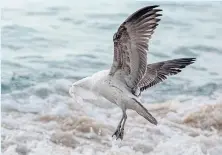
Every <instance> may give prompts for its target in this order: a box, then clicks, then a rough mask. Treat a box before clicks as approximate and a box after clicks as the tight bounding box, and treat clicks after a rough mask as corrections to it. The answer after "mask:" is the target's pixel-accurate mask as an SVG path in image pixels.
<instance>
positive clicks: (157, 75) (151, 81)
mask: <svg viewBox="0 0 222 155" xmlns="http://www.w3.org/2000/svg"><path fill="white" fill-rule="evenodd" d="M195 60H196V59H195V58H181V59H174V60H168V61H163V62H158V63H153V64H149V65H147V72H146V75H145V76H144V78H143V79H142V80H141V82H140V83H139V88H140V91H144V90H146V89H147V88H149V87H152V86H154V85H156V84H157V83H159V82H162V81H163V80H165V79H167V76H169V75H175V74H178V73H179V72H181V71H182V69H183V68H185V67H186V66H188V65H190V64H192V63H194V61H195Z"/></svg>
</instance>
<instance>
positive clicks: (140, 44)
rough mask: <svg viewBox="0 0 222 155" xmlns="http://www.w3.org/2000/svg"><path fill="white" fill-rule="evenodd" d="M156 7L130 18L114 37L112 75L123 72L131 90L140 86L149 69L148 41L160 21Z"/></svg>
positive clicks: (141, 10)
mask: <svg viewBox="0 0 222 155" xmlns="http://www.w3.org/2000/svg"><path fill="white" fill-rule="evenodd" d="M157 7H158V6H157V5H155V6H147V7H144V8H142V9H140V10H138V11H136V12H135V13H133V14H132V15H131V16H129V17H128V18H127V19H126V20H125V21H124V22H123V23H122V24H121V25H120V27H119V29H118V31H117V33H115V34H114V36H113V41H114V58H113V64H112V68H111V70H110V75H113V76H114V75H115V73H116V72H117V71H119V70H120V71H121V73H122V75H123V78H124V80H125V82H126V84H127V85H128V86H129V87H130V88H134V87H136V86H138V83H139V82H140V80H141V79H142V78H143V76H144V75H145V73H146V69H147V51H148V41H149V40H150V38H151V35H152V34H153V32H154V29H155V28H156V27H157V25H158V24H157V23H158V22H159V21H160V19H158V18H157V17H158V16H161V14H159V13H158V12H159V11H161V10H160V9H157Z"/></svg>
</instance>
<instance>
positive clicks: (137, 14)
mask: <svg viewBox="0 0 222 155" xmlns="http://www.w3.org/2000/svg"><path fill="white" fill-rule="evenodd" d="M157 7H159V5H152V6H145V7H143V8H141V9H139V10H137V11H136V12H134V13H133V14H131V15H130V16H129V17H128V18H127V19H126V20H125V22H131V21H134V20H136V19H138V17H141V16H143V15H144V14H146V13H147V12H149V11H151V10H154V9H155V8H157ZM159 11H162V9H155V12H159ZM157 15H158V16H161V14H157Z"/></svg>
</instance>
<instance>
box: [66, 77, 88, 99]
mask: <svg viewBox="0 0 222 155" xmlns="http://www.w3.org/2000/svg"><path fill="white" fill-rule="evenodd" d="M90 88H91V80H90V79H89V78H84V79H81V80H79V81H77V82H75V83H73V84H72V86H71V87H70V89H69V94H70V95H71V96H72V97H73V98H74V99H76V100H78V99H80V98H85V97H87V96H86V92H87V91H89V90H90Z"/></svg>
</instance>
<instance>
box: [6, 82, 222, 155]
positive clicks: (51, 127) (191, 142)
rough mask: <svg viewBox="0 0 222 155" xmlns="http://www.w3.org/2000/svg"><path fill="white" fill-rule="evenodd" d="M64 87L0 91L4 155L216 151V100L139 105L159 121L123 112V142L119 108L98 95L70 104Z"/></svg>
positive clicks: (219, 127)
mask: <svg viewBox="0 0 222 155" xmlns="http://www.w3.org/2000/svg"><path fill="white" fill-rule="evenodd" d="M52 83H53V84H54V85H52ZM70 85H71V82H70V81H68V80H54V81H51V82H49V83H47V84H46V83H45V84H41V85H38V86H34V87H31V88H28V89H26V90H24V91H22V92H21V91H20V92H14V93H12V94H10V95H9V94H8V95H2V152H3V154H4V155H9V154H10V155H11V154H13V155H14V154H22V155H25V154H29V155H39V154H47V155H50V154H52V155H61V154H63V155H66V154H67V155H68V154H75V155H76V154H90V155H91V154H95V155H97V154H107V155H114V154H115V155H116V154H120V155H123V154H127V155H129V154H138V155H140V154H161V155H163V154H164V155H165V154H169V155H171V154H174V155H177V154H186V155H191V154H195V155H196V154H199V155H202V154H203V155H204V154H206V155H220V154H222V113H221V111H222V102H221V100H218V101H214V102H213V103H211V102H209V103H204V104H201V103H198V101H195V102H192V103H191V102H187V103H180V102H178V101H168V102H165V103H159V104H144V105H145V106H146V107H147V109H149V111H150V112H151V113H152V114H153V115H154V116H155V117H156V118H157V120H158V122H159V124H158V125H157V126H154V125H152V124H150V123H149V122H148V121H146V120H145V119H144V118H142V117H141V116H139V115H137V113H135V112H133V111H128V112H127V113H128V119H127V123H126V128H125V129H126V130H125V136H124V140H123V141H120V140H118V141H116V140H115V139H114V138H112V137H111V135H112V133H113V132H114V131H115V128H116V126H117V123H118V121H119V119H120V117H121V110H120V109H119V108H118V107H116V106H115V105H114V104H111V103H108V101H105V100H104V99H101V98H98V99H97V100H95V98H93V99H92V100H90V99H89V97H87V99H86V100H84V99H83V100H79V101H78V102H76V101H75V100H74V99H72V98H71V97H70V96H69V95H68V88H69V86H70ZM47 92H51V93H47ZM30 94H31V95H30ZM106 105H107V106H106Z"/></svg>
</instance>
